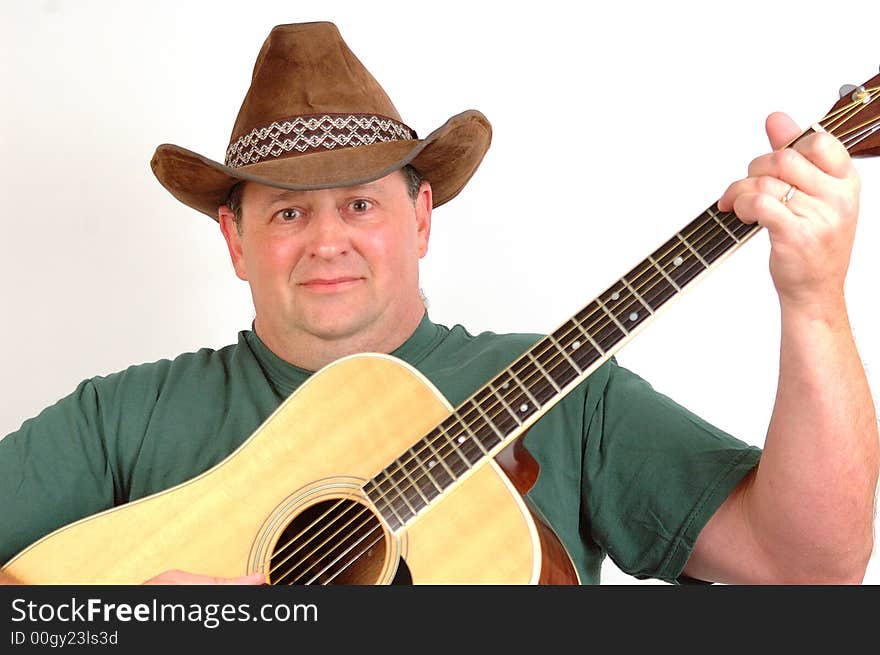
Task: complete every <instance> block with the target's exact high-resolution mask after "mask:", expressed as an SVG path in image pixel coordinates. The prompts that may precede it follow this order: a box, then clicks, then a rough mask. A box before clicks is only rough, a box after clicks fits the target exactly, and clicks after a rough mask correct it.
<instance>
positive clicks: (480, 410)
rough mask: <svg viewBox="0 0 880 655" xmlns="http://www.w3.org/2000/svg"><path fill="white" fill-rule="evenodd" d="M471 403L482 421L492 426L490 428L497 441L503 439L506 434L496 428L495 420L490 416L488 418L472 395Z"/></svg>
mask: <svg viewBox="0 0 880 655" xmlns="http://www.w3.org/2000/svg"><path fill="white" fill-rule="evenodd" d="M471 404H472V405H473V406H474V409H476V410H477V413H478V414H479V415H480V416H482V417H483V421H485V422H486V425H488V426H489V427H490V428H492V430H493V431H494V432H495V436H496V437H498V443H500V442H502V441H504V438H505V436H506V435H505V434H504V433H502V432H501V430H499V429H498V426H497V425H495V422H494V421H493V420H492V419H491V418H489V415H488V414H486V412H484V411H483V408H482V407H480V403H478V402H477V401H476V397H473V399H472V400H471ZM493 446H494V444H493Z"/></svg>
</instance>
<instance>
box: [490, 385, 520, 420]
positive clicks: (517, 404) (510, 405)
mask: <svg viewBox="0 0 880 655" xmlns="http://www.w3.org/2000/svg"><path fill="white" fill-rule="evenodd" d="M509 377H510V376H509V375H508V380H506V381H505V382H504V383H502V384H500V385H498V386H497V387H496V386H495V385H492V384H491V383H490V386H491V387H492V388H493V390H494V392H495V395H496V396H497V397H498V399H499V400H500V401H501V403H502V404H503V405H504V407H505V408H506V409H507V411H509V412H510V414H511V416H513V418H514V420H515V421H516V422H517V423H518V424H519V425H522V423H523V422H522V418H521V417H520V412H517V411H516V410H515V409H514V407H522V398H523V394H522V393H520V394H519V395H518V396H516V397H515V398H513V397H512V398H511V400H512V401H513V402H510V403H509V402H508V401H507V399H506V398H504V396H503V395H502V394H500V393H499V392H498V389H502V390H504V391H506V390H507V389H508V388H509V387H510V380H509Z"/></svg>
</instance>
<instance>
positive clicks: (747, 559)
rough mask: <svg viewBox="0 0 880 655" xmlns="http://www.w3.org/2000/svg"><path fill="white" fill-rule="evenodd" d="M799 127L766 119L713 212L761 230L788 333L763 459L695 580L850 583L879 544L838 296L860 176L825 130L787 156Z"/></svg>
mask: <svg viewBox="0 0 880 655" xmlns="http://www.w3.org/2000/svg"><path fill="white" fill-rule="evenodd" d="M800 132H801V131H800V130H799V129H798V128H797V126H796V125H795V124H794V123H793V122H792V121H791V119H789V118H788V117H787V116H785V115H783V114H773V115H771V116H770V117H769V118H768V120H767V133H768V136H769V137H770V141H771V144H772V146H773V148H774V152H773V153H770V154H767V155H764V156H762V157H759V158H757V159H756V160H754V161H753V162H752V164H751V166H750V167H749V175H748V177H747V178H746V179H744V180H740V181H738V182H736V183H734V184H732V185H731V186H730V188H728V189H727V191H726V192H725V193H724V195H723V196H722V198H721V200H720V201H719V203H718V204H719V208H720V209H721V210H722V211H730V210H734V211H736V213H737V215H738V216H739V218H740V219H741V220H743V221H744V222H749V223H751V222H755V221H757V222H758V223H760V224H761V225H762V226H764V227H766V228H767V229H768V232H769V237H770V243H771V254H770V272H771V275H772V277H773V283H774V285H775V287H776V290H777V293H778V295H779V300H780V309H781V319H782V321H781V322H782V326H781V327H782V335H781V345H780V362H779V383H778V389H777V395H776V403H775V406H774V409H773V415H772V417H771V420H770V426H769V428H768V431H767V435H766V440H765V444H764V452H763V455H762V457H761V461H760V463H759V465H758V467H757V469H756V470H755V471H754V472H753V473H752V474H750V475H749V476H748V477H747V478H746V479H745V480H743V482H742V483H741V484H740V485H739V486H738V487H737V489H736V490H735V491H734V492H733V493H732V494H731V495H730V497H729V498H728V499H727V500H726V501H725V502H724V503H723V504H722V506H721V507H720V508H719V509H718V511H717V512H716V514H715V515H714V516H713V517H712V519H710V521H709V523H708V524H707V525H706V527H705V528H704V529H703V531H702V532H701V534H700V536H699V538H698V540H697V543H696V546H695V548H694V551H693V553H692V555H691V558H690V560H689V561H688V564H687V566H686V567H685V573H686V574H687V575H689V576H692V577H695V578H700V579H705V580H714V581H719V582H732V583H858V582H861V580H862V578H863V576H864V572H865V568H866V566H867V562H868V559H869V558H870V555H871V550H872V547H873V522H874V499H875V492H876V488H877V476H878V460H880V455H878V433H877V418H876V415H875V408H874V403H873V400H872V397H871V393H870V390H869V388H868V382H867V379H866V376H865V372H864V369H863V367H862V364H861V360H860V358H859V355H858V352H857V350H856V346H855V343H854V341H853V336H852V332H851V330H850V325H849V321H848V317H847V311H846V303H845V299H844V280H845V277H846V273H847V268H848V266H849V259H850V253H851V250H852V244H853V238H854V235H855V228H856V219H857V216H858V195H859V178H858V175H857V173H856V170H855V167H854V166H853V163H852V160H851V159H850V157H849V155H848V153H847V152H846V150H845V148H844V147H843V146H842V145H841V144H840V143H839V142H838V141H837V140H836V139H834V138H833V137H831V136H829V135H827V134H814V135H810V136H809V137H807V138H806V139H804V140H802V141H801V142H799V143H798V144H796V145H795V146H793V147H792V148H788V149H784V148H783V146H784V145H785V144H786V143H788V142H789V141H791V139H793V138H794V137H796V136H797V135H799V134H800ZM791 185H793V187H794V191H793V195H792V194H791V193H789V189H790V187H791ZM786 196H788V197H786Z"/></svg>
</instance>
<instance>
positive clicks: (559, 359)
mask: <svg viewBox="0 0 880 655" xmlns="http://www.w3.org/2000/svg"><path fill="white" fill-rule="evenodd" d="M864 104H867V103H862V104H861V105H860V106H859V108H858V109H859V110H861V109H862V108H863V106H864ZM841 111H843V110H841ZM829 116H831V115H829ZM823 120H825V119H823ZM866 125H869V123H863V124H862V125H861V126H857V127H856V128H853V129H851V130H849V132H847V133H846V134H851V133H853V132H856V131H857V130H858V129H861V128H863V127H865V126H866ZM823 127H824V126H823ZM825 129H826V130H827V131H829V132H830V131H831V130H829V129H828V128H827V127H826V128H825ZM832 129H833V128H832ZM876 129H877V128H874V129H873V130H871V129H868V130H863V132H861V133H860V134H859V135H862V136H861V138H859V139H858V140H856V141H855V142H856V143H858V142H860V141H862V140H864V138H867V136H870V134H871V133H873V131H875V130H876ZM805 134H806V133H804V135H805ZM804 135H801V137H802V136H804ZM859 135H857V136H859ZM801 137H798V138H801ZM850 141H852V140H850ZM849 145H852V144H851V143H850V144H849ZM710 211H711V208H710ZM731 215H732V214H731V213H730V212H725V213H722V214H721V215H720V216H717V217H718V218H722V219H724V220H726V219H727V218H729V217H730V216H731ZM709 218H710V219H711V218H712V217H711V216H710V217H709ZM713 220H714V219H713ZM707 223H709V224H711V223H712V221H711V220H707V221H703V223H701V225H700V227H703V226H705V225H706V224H707ZM700 227H698V228H696V229H695V230H693V231H692V232H691V233H690V234H689V235H688V236H692V234H693V233H694V232H695V231H696V230H697V229H700ZM718 227H720V228H721V229H718V228H717V227H715V226H713V230H712V232H711V233H710V235H709V237H710V239H711V238H712V237H714V236H719V235H720V236H722V237H723V236H724V234H725V233H726V232H727V231H726V230H724V228H723V227H721V226H720V225H719V226H718ZM673 238H674V237H673ZM727 238H730V235H728V236H727ZM725 240H726V239H725ZM682 245H684V244H682ZM692 245H693V246H696V247H699V245H700V244H699V243H695V244H692ZM719 245H720V244H719ZM677 247H678V245H677V246H676V248H677ZM695 249H696V248H695ZM682 252H687V248H684V249H683V250H682ZM668 254H669V251H667V253H666V254H664V255H663V256H662V257H665V256H667V255H668ZM662 257H661V259H662ZM652 268H653V267H645V269H644V270H642V271H639V272H638V273H637V274H635V275H633V276H632V277H633V278H634V279H635V278H638V277H641V276H642V275H644V273H645V272H647V271H651V272H652V274H653V273H654V271H653V270H652ZM662 277H663V276H662V275H661V276H655V278H653V279H654V280H657V281H659V280H660V279H661V278H662ZM621 279H622V280H623V279H625V278H621ZM648 281H649V282H650V281H652V280H651V279H649V280H648ZM689 281H690V280H689ZM689 281H688V282H686V283H685V284H687V283H689ZM653 286H656V284H655V285H652V287H650V288H653ZM612 287H613V285H612ZM650 288H649V290H650ZM638 290H639V291H641V292H643V293H644V291H645V287H644V286H640V287H639V288H638ZM625 300H627V301H630V304H629V305H628V306H627V309H629V308H630V307H637V306H641V303H637V302H635V299H634V298H627V299H625ZM621 304H623V302H621V301H618V303H617V305H618V306H617V307H613V308H612V310H613V311H619V305H621ZM646 304H647V305H648V306H649V307H650V303H646ZM595 316H600V317H601V316H602V313H600V312H594V314H593V315H592V316H591V317H595ZM611 323H612V322H611V321H608V322H606V325H610V324H611ZM593 325H595V323H594V324H593ZM590 328H592V326H590ZM574 331H575V330H569V332H568V333H567V335H570V334H571V333H572V332H574ZM567 335H566V336H567ZM549 350H551V348H550V347H549V346H548V347H547V348H545V349H544V350H543V351H542V353H539V354H538V357H537V358H538V359H540V356H541V354H544V353H546V352H548V351H549ZM550 362H553V364H552V366H551V367H550V371H555V369H556V368H557V367H558V365H559V364H565V366H567V367H570V364H568V363H567V361H566V358H565V357H564V356H562V353H561V352H559V353H557V352H555V351H554V356H553V358H552V359H551V360H550ZM541 375H542V373H541V371H540V370H538V371H537V373H536V374H533V375H532V376H531V377H530V378H527V379H526V381H531V379H533V378H534V377H537V376H541ZM495 406H497V403H495V405H493V406H492V407H490V410H491V409H492V408H494V407H495ZM472 413H473V411H472V410H470V411H469V413H468V414H467V415H466V416H470V415H472ZM497 416H498V414H495V415H494V417H497ZM456 427H457V426H456ZM459 434H463V433H459ZM455 436H457V435H455ZM473 436H474V437H476V433H474V434H473ZM450 445H452V444H450ZM441 449H442V446H441ZM453 449H457V448H456V447H455V446H454V445H453ZM410 461H412V460H410ZM463 461H466V459H465V460H463ZM399 470H402V469H399ZM428 473H429V472H428ZM403 474H404V478H405V479H409V480H410V481H411V476H409V474H407V473H406V472H405V471H404V472H403ZM423 477H425V475H424V474H423V475H421V476H420V478H423ZM453 477H454V476H453ZM420 478H417V480H418V479H420ZM392 483H393V480H392ZM431 484H432V485H433V486H434V487H437V486H438V485H437V484H436V482H435V481H432V482H431ZM395 486H396V484H395ZM411 488H412V489H414V490H415V492H416V494H415V496H414V498H416V499H418V497H419V496H422V497H425V494H424V492H421V491H419V490H418V488H416V487H413V486H412V485H411ZM441 491H442V489H439V488H438V492H441ZM382 496H383V497H384V496H387V494H384V493H383V494H382ZM403 500H404V501H405V503H406V504H407V505H409V503H408V502H406V499H405V498H403ZM427 500H428V501H429V502H430V499H427ZM363 511H368V510H367V509H366V508H364V509H363V510H362V512H361V513H363ZM392 511H393V510H392ZM395 513H396V512H395ZM326 514H329V512H328V513H325V516H326ZM354 518H355V517H352V518H351V519H349V520H348V521H347V522H346V523H345V525H343V526H341V527H340V528H338V529H337V530H336V532H334V533H333V534H331V535H330V536H328V537H327V538H326V539H325V540H324V542H323V543H326V542H327V541H329V540H330V539H331V538H332V537H334V536H335V535H336V534H338V532H339V531H340V530H342V529H343V528H344V527H345V526H346V525H348V524H349V523H351V521H353V520H354ZM319 520H320V519H316V521H315V522H313V524H314V523H316V522H317V521H319ZM373 531H375V528H374V529H373ZM371 532H372V531H371ZM368 534H369V533H368ZM314 538H315V536H313V537H312V538H311V539H314ZM380 538H381V537H380ZM311 539H310V540H311ZM310 540H309V541H310ZM306 543H308V541H307V542H306ZM373 543H375V542H373ZM304 545H305V544H302V545H300V546H299V548H297V550H299V549H301V548H302V547H303V546H304ZM321 545H323V544H321ZM371 545H372V544H371ZM352 547H353V546H352ZM283 548H284V547H282V550H283ZM350 549H351V548H349V550H350ZM295 552H296V551H293V553H295ZM346 552H347V551H346ZM293 553H290V554H288V556H287V557H286V558H285V559H284V560H282V562H280V563H279V564H278V565H276V566H275V567H273V571H274V570H275V569H277V568H278V566H280V565H281V564H283V563H284V562H286V561H287V560H289V559H290V557H291V556H292V555H293ZM337 559H338V558H337ZM334 561H335V560H334ZM331 565H332V564H331ZM326 568H327V567H325V569H324V570H326ZM322 572H323V570H322V571H321V572H319V574H318V575H320V573H322ZM337 575H338V574H337ZM334 577H335V576H334Z"/></svg>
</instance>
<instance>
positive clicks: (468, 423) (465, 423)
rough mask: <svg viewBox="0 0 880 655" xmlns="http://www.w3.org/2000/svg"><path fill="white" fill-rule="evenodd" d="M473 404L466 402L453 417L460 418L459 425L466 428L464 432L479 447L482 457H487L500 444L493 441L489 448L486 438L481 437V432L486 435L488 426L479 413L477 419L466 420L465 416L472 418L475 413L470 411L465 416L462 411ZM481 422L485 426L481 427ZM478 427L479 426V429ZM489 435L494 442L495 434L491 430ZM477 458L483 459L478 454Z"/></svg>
mask: <svg viewBox="0 0 880 655" xmlns="http://www.w3.org/2000/svg"><path fill="white" fill-rule="evenodd" d="M471 404H472V403H471V401H470V400H466V401H465V402H464V403H462V404H461V405H459V407H458V408H457V409H456V410H455V412H453V415H454V416H458V417H459V425H460V426H461V427H463V428H464V431H465V432H466V433H467V435H468V437H469V438H470V440H471V441H473V442H474V443H475V444H476V445H477V448H479V450H480V452H481V453H482V455H484V456H485V455H488V454H489V451H490V450H491V449H492V446H494V445H495V444H496V443H498V442H497V441H493V442H492V443H490V444H489V446H488V447H487V446H486V443H485V441H484V438H483V437H481V436H480V433H481V432H483V433H486V432H487V430H486V428H487V427H488V426H487V425H486V423H485V421H483V419H482V417H481V416H480V413H479V412H476V418H465V416H467V417H470V416H471V414H473V413H474V412H471V411H468V412H467V414H464V415H463V411H462V410H463V409H465V408H467V407H468V406H469V405H471ZM474 409H476V408H474ZM481 421H482V422H483V425H479V423H480V422H481ZM478 425H479V427H477V426H478ZM488 434H489V436H490V437H491V439H493V440H494V439H495V433H494V432H493V431H492V430H491V429H489V430H488ZM477 456H478V459H481V457H480V454H479V453H477Z"/></svg>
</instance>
